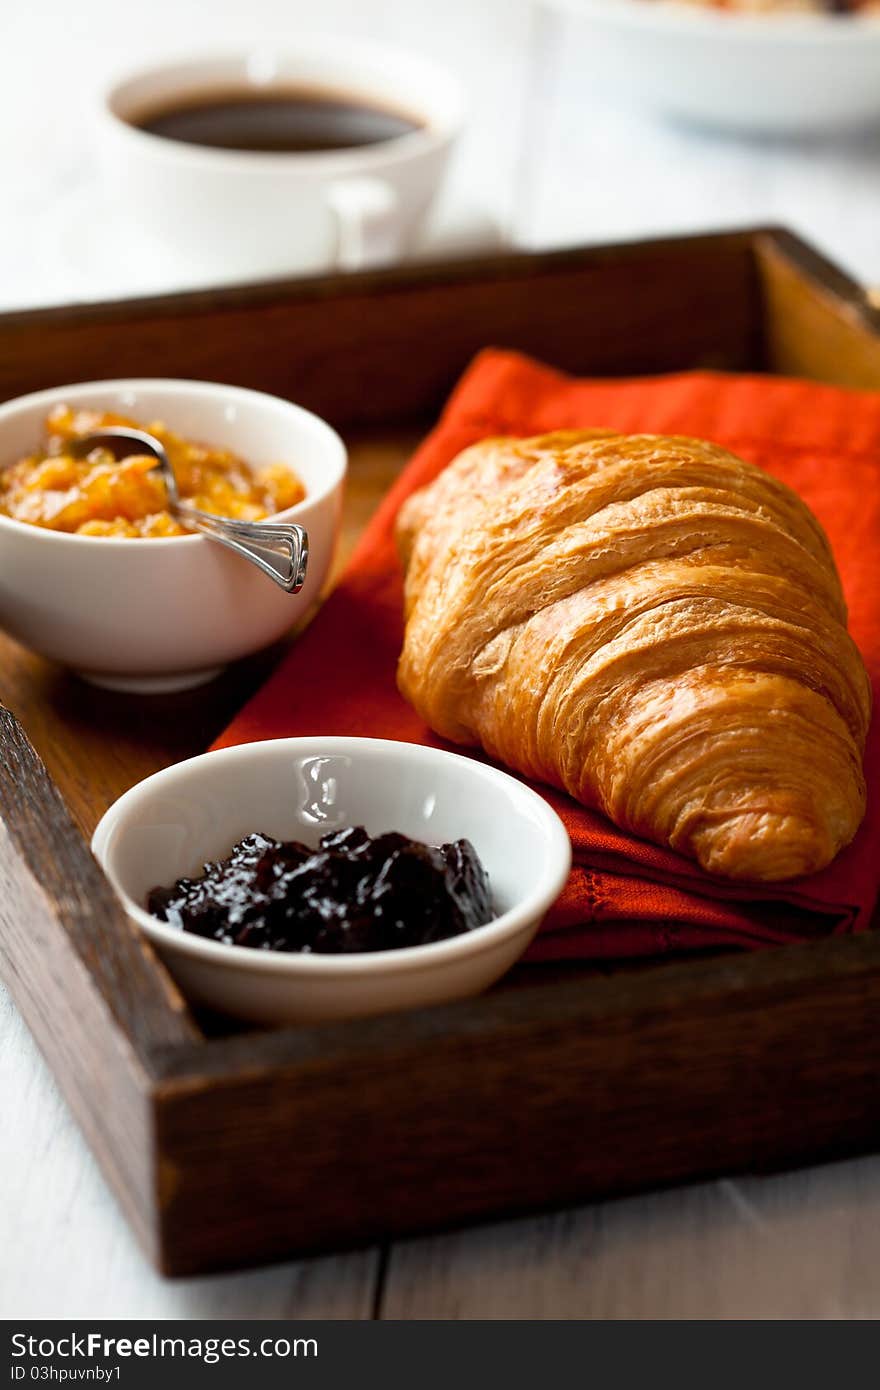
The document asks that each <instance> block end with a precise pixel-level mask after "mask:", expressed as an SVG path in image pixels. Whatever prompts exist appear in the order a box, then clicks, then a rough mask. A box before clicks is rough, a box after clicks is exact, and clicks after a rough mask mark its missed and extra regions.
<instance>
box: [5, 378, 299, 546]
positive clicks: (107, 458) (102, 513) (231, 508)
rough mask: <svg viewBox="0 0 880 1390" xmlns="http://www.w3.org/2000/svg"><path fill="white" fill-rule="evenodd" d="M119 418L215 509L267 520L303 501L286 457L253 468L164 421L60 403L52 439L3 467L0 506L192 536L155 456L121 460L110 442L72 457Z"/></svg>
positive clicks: (94, 526)
mask: <svg viewBox="0 0 880 1390" xmlns="http://www.w3.org/2000/svg"><path fill="white" fill-rule="evenodd" d="M115 425H122V426H126V427H128V428H134V429H143V430H146V431H147V432H148V433H149V434H152V435H154V436H155V438H156V439H158V440H159V441H160V442H161V443H162V444H163V445H164V447H165V450H166V452H167V454H168V458H169V459H170V461H171V466H172V468H173V469H174V473H175V476H176V478H177V485H178V488H179V490H180V496H181V498H182V499H183V500H184V501H186V502H191V503H192V504H193V506H196V507H200V508H201V509H202V511H205V512H211V513H213V514H214V515H215V516H228V517H234V518H236V519H239V520H244V521H262V520H263V519H264V518H265V517H268V516H274V515H275V513H276V512H282V511H284V510H285V509H286V508H287V507H292V506H294V505H295V504H296V503H297V502H301V501H302V499H303V497H304V496H305V489H304V487H303V485H302V483H301V482H300V480H299V478H298V477H297V476H296V474H295V473H294V472H293V470H292V469H290V468H288V467H287V466H286V464H282V463H274V464H271V465H270V466H269V467H266V468H252V467H251V466H250V465H249V464H247V463H245V462H244V461H243V460H242V459H240V458H238V457H237V456H236V455H235V454H233V453H230V452H229V451H228V450H226V449H215V448H211V447H209V446H208V445H205V444H196V443H194V442H193V441H192V440H189V439H181V438H180V436H179V435H176V434H172V432H171V430H169V429H166V428H165V426H164V425H163V424H162V423H161V422H159V421H152V422H151V423H150V424H148V425H142V424H138V422H137V421H135V420H129V419H127V418H126V417H125V416H123V415H114V414H112V413H111V412H109V411H99V410H71V409H70V407H69V406H66V405H59V406H57V407H56V408H55V409H54V410H53V411H52V413H51V414H50V415H49V417H48V418H47V420H46V438H45V445H44V447H43V448H42V449H40V450H38V451H37V452H36V453H33V454H29V455H27V457H26V458H23V459H19V461H18V462H17V463H13V464H10V465H9V466H8V467H6V468H0V514H2V515H5V516H10V517H14V518H15V520H16V521H27V522H30V524H31V525H32V526H44V527H47V528H48V529H49V530H51V531H67V532H70V533H72V534H74V535H77V536H185V535H187V534H188V532H187V530H186V528H185V527H183V526H181V525H180V523H179V522H178V521H176V520H175V518H174V517H173V516H172V515H171V514H170V512H169V511H168V510H167V505H166V504H167V499H166V495H165V487H164V484H163V483H162V479H161V477H160V475H159V474H158V473H156V472H154V471H153V470H154V468H155V462H156V461H155V459H153V458H151V457H145V456H143V455H137V456H136V455H132V456H131V457H130V458H126V459H123V460H122V462H117V460H116V459H114V457H113V455H112V454H111V453H110V452H109V451H108V450H106V449H93V450H92V452H91V453H90V454H89V455H88V457H87V458H85V459H76V458H72V457H71V455H70V452H69V449H68V446H69V444H70V442H71V441H72V440H75V439H79V438H82V436H83V435H86V434H91V433H93V432H94V431H95V430H103V429H112V428H113V427H114V426H115Z"/></svg>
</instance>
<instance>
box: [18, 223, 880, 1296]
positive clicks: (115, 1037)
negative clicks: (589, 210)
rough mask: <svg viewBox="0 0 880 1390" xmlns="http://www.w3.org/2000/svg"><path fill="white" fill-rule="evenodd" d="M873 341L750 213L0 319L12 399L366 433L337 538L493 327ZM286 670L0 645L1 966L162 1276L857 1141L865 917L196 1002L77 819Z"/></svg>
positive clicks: (863, 351) (603, 364)
mask: <svg viewBox="0 0 880 1390" xmlns="http://www.w3.org/2000/svg"><path fill="white" fill-rule="evenodd" d="M878 328H880V322H878V316H877V315H876V314H874V313H873V311H871V310H870V308H869V307H868V305H867V301H866V298H865V296H864V294H863V292H862V291H861V290H860V289H859V288H858V287H857V286H855V285H852V284H851V283H850V282H848V281H847V280H846V279H845V278H844V277H842V276H841V275H840V274H839V272H837V271H835V270H834V269H833V268H832V267H829V266H827V264H826V263H825V262H823V261H822V260H821V259H820V258H818V257H816V256H815V254H814V253H812V252H811V251H810V250H809V249H808V248H806V247H804V246H803V245H802V244H801V243H799V242H797V241H796V240H795V239H794V238H792V237H790V236H788V235H787V234H783V233H777V232H768V231H765V230H761V231H756V232H744V233H737V234H729V235H724V236H717V237H707V238H697V239H687V240H684V241H681V242H662V243H653V244H648V245H645V246H629V247H625V248H605V249H599V250H590V251H585V252H564V253H558V254H554V255H551V256H546V257H543V256H527V257H506V258H500V259H493V260H489V261H485V262H473V263H469V264H467V265H465V266H451V267H443V268H433V269H432V268H424V269H419V270H418V271H405V272H401V273H398V272H385V273H383V274H380V275H370V276H364V277H353V278H349V279H338V280H322V281H317V282H311V283H295V282H291V283H290V284H284V285H278V286H265V287H257V288H247V289H234V290H223V291H216V292H212V293H211V294H204V295H184V296H175V297H169V298H166V299H162V300H156V301H138V302H132V303H128V304H117V305H109V306H102V307H89V306H86V307H78V308H72V309H58V310H50V311H38V312H36V313H33V314H16V315H11V316H6V317H5V318H3V317H0V395H4V396H8V395H11V394H14V393H17V392H20V391H24V390H27V389H35V388H38V387H41V386H45V385H50V384H53V383H58V382H64V381H69V380H72V379H74V378H83V377H87V376H96V377H100V376H111V375H112V376H115V375H122V374H131V375H136V374H146V373H149V374H154V375H156V374H164V375H184V376H211V377H216V378H217V379H220V380H226V381H230V382H235V383H240V384H248V385H253V386H258V387H261V388H264V389H269V390H276V391H280V392H282V393H283V394H289V395H292V396H294V397H296V398H297V399H301V400H303V401H304V403H306V404H309V405H311V406H313V407H314V408H317V409H319V410H322V411H324V412H325V413H327V414H328V415H329V416H330V418H331V419H332V420H333V422H334V423H336V424H339V425H342V426H343V427H345V428H346V430H347V432H348V434H349V438H350V439H351V440H352V442H353V444H354V448H353V461H354V462H353V469H352V479H351V492H350V507H351V510H350V513H349V517H350V520H349V529H348V533H347V534H348V543H350V541H351V539H352V538H353V535H354V533H355V532H356V531H357V530H358V529H359V527H360V526H361V525H362V524H363V521H364V520H365V518H366V516H367V515H368V514H369V511H370V509H371V508H372V506H373V505H374V504H375V503H376V502H377V501H378V498H379V496H380V495H381V493H382V491H383V490H384V488H385V487H386V486H387V483H388V480H389V478H390V477H391V476H392V475H393V473H394V471H395V469H396V468H397V467H398V466H399V465H400V464H401V463H402V462H403V460H404V459H405V457H406V452H407V449H408V447H409V443H410V441H411V438H412V435H411V422H412V420H413V418H414V417H417V416H418V417H424V416H426V415H430V413H431V412H433V411H435V410H436V409H437V407H438V406H439V404H440V403H441V401H442V398H443V395H444V393H445V392H446V390H447V389H448V387H449V385H450V384H451V382H452V380H453V379H454V377H455V376H456V375H457V374H458V373H459V372H460V371H461V369H462V368H463V367H464V366H465V365H466V362H467V360H468V358H469V356H470V355H471V354H472V353H473V352H474V351H475V350H476V349H477V348H479V347H481V346H483V345H485V344H486V343H487V342H491V341H494V342H497V343H500V344H503V345H506V346H516V347H520V348H521V349H523V350H525V351H529V352H532V353H535V354H538V355H542V356H545V357H547V358H548V359H550V360H553V361H555V362H557V363H558V364H559V365H560V366H563V367H568V368H570V369H572V370H577V371H581V372H585V373H591V372H592V373H601V372H636V371H663V370H674V369H679V368H683V367H687V366H693V365H697V364H700V365H707V364H710V365H716V366H726V367H736V368H740V369H753V370H774V369H784V370H789V371H798V372H801V373H804V374H810V375H818V376H824V377H826V378H830V377H832V376H833V377H834V378H835V379H837V380H845V381H850V382H851V383H853V384H858V385H862V386H871V385H873V386H876V387H880V334H878V331H877V330H878ZM380 420H381V422H382V429H381V431H379V430H377V428H376V425H377V422H378V421H380ZM355 425H358V426H361V427H363V426H364V425H371V426H372V427H373V428H372V431H371V433H370V434H369V435H364V434H363V432H362V431H361V433H360V434H355V435H354V437H352V431H353V429H354V426H355ZM407 430H409V431H410V433H409V434H407V433H406V431H407ZM275 656H277V653H275V654H269V655H268V656H265V657H263V658H261V659H259V660H258V661H256V662H251V663H243V664H242V665H241V666H240V667H238V668H237V669H236V670H235V671H233V672H230V673H229V674H228V675H227V676H226V677H224V678H223V679H221V680H219V681H218V682H216V683H215V684H214V686H212V687H210V688H207V689H206V690H204V691H201V692H197V696H198V698H194V697H193V695H192V694H190V695H188V696H175V697H172V698H169V699H167V700H164V699H163V700H162V701H159V702H151V701H147V700H142V701H136V700H132V699H131V698H130V697H122V696H113V695H110V694H108V693H106V692H96V691H92V690H90V689H89V688H87V687H85V686H82V685H80V684H79V683H78V682H76V681H75V680H74V679H73V678H72V677H69V676H66V675H64V674H63V673H60V672H58V671H55V670H53V668H51V667H49V666H48V665H47V664H46V663H44V662H42V661H41V660H40V659H39V658H37V657H35V656H33V655H32V654H30V653H26V652H23V651H22V650H21V649H20V648H18V647H16V646H15V645H14V644H13V643H12V642H11V641H9V640H8V639H6V638H2V637H0V698H2V699H3V700H5V702H6V703H7V704H8V705H9V706H10V707H11V708H12V709H13V711H14V713H10V712H9V711H8V710H5V709H0V818H2V827H0V964H2V968H3V973H4V976H5V978H6V980H7V982H8V984H9V987H10V989H11V991H12V994H13V996H14V998H15V1000H16V1002H17V1003H18V1005H19V1007H20V1009H21V1010H22V1012H23V1014H24V1016H25V1018H26V1019H27V1021H28V1023H29V1026H30V1027H31V1029H32V1031H33V1032H34V1035H35V1037H36V1038H37V1040H38V1041H39V1043H40V1046H41V1047H42V1048H43V1050H44V1052H45V1053H46V1056H47V1057H48V1059H49V1062H50V1064H51V1065H52V1067H53V1069H54V1071H55V1072H56V1075H57V1076H58V1079H59V1082H60V1084H61V1086H62V1088H63V1090H64V1092H65V1095H66V1096H67V1098H68V1100H69V1102H70V1104H71V1106H72V1108H73V1110H74V1112H75V1113H76V1115H77V1117H78V1119H79V1121H80V1123H81V1124H82V1126H83V1128H84V1130H85V1132H86V1134H87V1136H88V1138H89V1140H90V1142H91V1144H92V1146H93V1148H94V1149H95V1152H96V1154H97V1156H98V1158H99V1159H100V1161H101V1163H102V1165H103V1167H104V1170H105V1172H106V1173H107V1176H108V1178H109V1180H110V1182H111V1184H112V1186H113V1188H114V1190H115V1191H116V1192H117V1194H118V1196H119V1198H120V1201H121V1202H122V1204H123V1207H124V1209H125V1210H126V1212H127V1213H128V1215H129V1217H130V1219H131V1221H132V1224H133V1225H134V1227H135V1229H136V1231H137V1232H138V1234H139V1236H140V1238H141V1240H142V1242H143V1244H144V1248H145V1249H146V1251H147V1252H148V1253H149V1255H150V1256H151V1258H152V1259H153V1260H154V1261H155V1262H156V1263H157V1265H158V1266H159V1267H160V1268H161V1269H163V1270H164V1271H165V1272H167V1273H170V1274H179V1275H182V1274H191V1273H195V1272H198V1271H201V1270H206V1269H213V1268H220V1267H224V1266H230V1265H235V1264H243V1263H248V1262H254V1261H258V1260H261V1259H267V1258H272V1257H281V1256H284V1255H288V1254H290V1253H292V1252H294V1251H305V1250H312V1249H322V1248H330V1247H338V1246H340V1245H347V1244H352V1243H358V1242H363V1241H368V1240H373V1239H375V1238H377V1237H380V1236H388V1235H397V1234H403V1233H406V1232H411V1231H415V1230H421V1229H426V1228H430V1227H438V1226H446V1225H450V1224H455V1223H458V1222H462V1221H467V1220H472V1219H475V1218H477V1217H485V1216H488V1215H494V1214H499V1213H501V1212H509V1211H514V1210H526V1209H537V1208H541V1207H545V1206H549V1205H552V1204H559V1203H561V1202H571V1201H576V1200H580V1199H584V1198H586V1197H594V1196H597V1195H600V1194H605V1193H614V1192H623V1191H630V1190H633V1189H636V1188H638V1187H644V1186H648V1185H656V1184H659V1183H668V1182H675V1181H680V1180H683V1179H685V1178H689V1177H694V1176H698V1175H705V1174H709V1173H718V1172H723V1171H731V1170H735V1169H742V1168H756V1167H768V1166H777V1165H780V1164H786V1163H792V1162H797V1161H800V1160H804V1159H807V1158H811V1157H816V1156H819V1155H826V1154H827V1155H830V1154H838V1153H844V1152H853V1151H856V1150H864V1149H866V1148H872V1147H875V1146H876V1145H877V1144H878V1141H880V1095H878V1088H877V1082H876V1077H877V1073H878V1067H880V1032H878V1030H877V1027H876V1018H877V1015H878V1006H880V934H878V935H874V934H869V935H866V936H862V937H859V938H833V939H829V940H824V941H817V942H814V943H812V944H809V945H803V946H796V947H787V948H784V949H776V950H767V951H763V952H760V953H756V954H753V955H739V954H729V955H722V956H718V957H715V958H713V959H703V960H681V961H679V962H677V963H669V964H662V965H649V966H646V967H645V968H642V969H626V970H620V971H613V970H608V969H604V970H601V971H599V970H591V969H589V968H587V967H572V968H570V969H569V968H566V969H564V970H558V969H549V968H548V969H545V968H532V969H530V970H525V971H521V972H520V973H519V975H518V977H516V978H514V979H512V980H508V981H507V982H506V984H505V985H504V987H502V988H499V989H496V990H494V991H492V992H491V993H490V994H489V995H487V996H485V997H483V998H480V999H477V1000H473V1001H465V1002H463V1003H460V1004H456V1005H452V1006H448V1007H444V1008H441V1009H434V1010H427V1011H423V1012H419V1013H410V1014H404V1015H397V1016H391V1017H387V1018H381V1019H376V1020H372V1021H368V1022H360V1023H349V1024H343V1025H334V1026H327V1027H322V1028H304V1029H285V1030H280V1031H277V1032H255V1031H249V1032H237V1033H229V1032H228V1031H227V1032H223V1031H218V1030H217V1028H216V1027H215V1026H210V1027H209V1026H208V1025H207V1023H206V1022H205V1021H204V1020H201V1021H200V1020H198V1019H197V1018H194V1017H193V1016H192V1015H191V1014H190V1013H189V1012H188V1010H187V1009H186V1006H185V1004H184V1002H183V1000H182V999H181V998H180V996H179V994H178V993H177V991H176V989H175V987H174V986H173V984H172V982H171V981H170V979H169V978H168V976H167V974H166V972H165V970H164V968H163V967H162V966H161V964H160V963H159V961H158V960H157V959H156V957H155V956H154V955H153V953H152V951H151V950H150V948H149V946H148V945H147V944H146V943H144V942H143V941H142V940H141V939H140V938H139V937H138V936H137V935H136V934H135V933H134V931H133V929H132V928H131V927H130V925H129V924H128V922H127V920H126V919H125V917H124V914H123V913H122V912H121V910H120V908H119V907H118V905H117V904H116V902H115V900H114V898H113V896H112V894H111V892H110V890H109V888H108V886H107V884H106V882H105V880H104V879H103V877H102V875H101V874H100V873H99V871H98V870H97V867H96V865H95V863H94V861H93V859H92V857H91V855H90V853H89V851H88V848H87V844H86V840H85V838H84V836H87V835H88V834H89V833H90V832H91V830H92V828H93V826H94V824H95V822H96V821H97V819H98V818H99V816H100V815H101V814H102V813H103V811H104V810H105V809H106V806H107V805H108V804H109V802H110V801H111V800H112V799H113V797H115V796H116V795H118V794H119V792H121V791H122V790H124V789H125V788H126V787H127V786H129V785H131V783H133V782H134V781H136V780H137V779H138V778H139V777H142V776H144V775H146V774H147V773H149V772H151V771H153V770H155V769H156V768H158V767H160V766H163V765H165V764H167V763H169V762H171V761H174V760H176V759H178V758H181V757H185V756H187V755H189V754H191V753H195V752H198V751H201V749H202V748H204V747H205V746H206V745H207V744H208V743H209V741H210V739H211V738H212V737H213V735H214V733H215V732H216V731H217V730H218V729H219V728H220V727H221V726H222V724H223V722H224V721H225V720H226V719H227V718H228V716H229V714H230V712H231V710H232V709H233V708H234V707H235V706H236V704H237V703H238V702H240V701H241V700H242V699H243V698H245V696H246V695H247V693H248V691H249V689H250V688H252V687H253V685H254V684H255V683H256V682H257V681H258V680H259V679H260V678H262V676H263V675H264V674H265V672H266V670H267V668H268V666H269V665H270V664H271V661H272V660H273V659H274V658H275ZM15 716H17V718H16V717H15ZM19 721H20V722H19ZM22 726H24V730H26V731H27V734H28V735H30V737H31V738H32V739H33V741H34V742H35V743H36V745H37V748H36V751H35V749H34V748H33V747H32V746H31V743H30V742H29V740H28V737H27V736H26V734H25V732H24V730H23V728H22ZM41 757H42V759H43V760H44V761H45V764H47V765H48V768H49V773H48V774H47V771H46V767H45V766H44V763H43V762H42V761H41ZM53 779H54V782H55V783H57V786H56V785H54V784H53Z"/></svg>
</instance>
